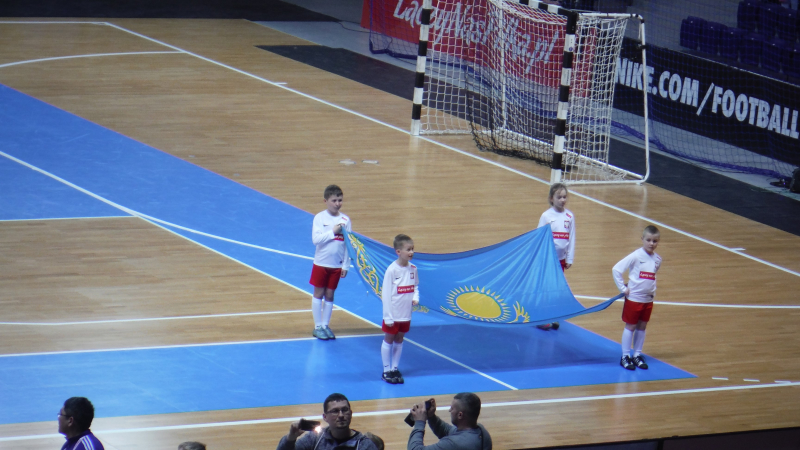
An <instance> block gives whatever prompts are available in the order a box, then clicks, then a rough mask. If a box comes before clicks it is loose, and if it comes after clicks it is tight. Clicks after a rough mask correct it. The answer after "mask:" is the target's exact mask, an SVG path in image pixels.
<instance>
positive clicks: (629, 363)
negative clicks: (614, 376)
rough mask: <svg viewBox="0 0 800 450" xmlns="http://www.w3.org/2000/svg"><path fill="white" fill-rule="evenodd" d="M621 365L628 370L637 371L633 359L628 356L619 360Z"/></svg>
mask: <svg viewBox="0 0 800 450" xmlns="http://www.w3.org/2000/svg"><path fill="white" fill-rule="evenodd" d="M619 365H620V366H622V367H624V368H625V369H627V370H636V366H635V365H633V361H631V357H630V356H628V355H625V356H623V357H622V359H620V360H619Z"/></svg>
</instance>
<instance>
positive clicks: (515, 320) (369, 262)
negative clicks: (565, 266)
mask: <svg viewBox="0 0 800 450" xmlns="http://www.w3.org/2000/svg"><path fill="white" fill-rule="evenodd" d="M346 241H347V251H348V252H350V258H351V259H352V261H353V262H354V263H355V265H356V267H357V270H358V273H359V274H360V275H361V278H362V279H363V280H364V282H365V283H366V284H367V285H368V286H369V287H370V288H371V290H372V292H373V293H374V294H375V295H376V296H377V297H378V299H380V298H381V286H382V285H383V274H384V273H385V272H386V268H387V267H389V265H390V264H391V263H392V261H394V260H395V259H397V254H396V253H395V251H394V249H393V248H391V247H389V246H387V245H384V244H381V243H380V242H377V241H374V240H372V239H369V238H367V237H364V236H361V235H358V234H356V233H346ZM413 263H414V265H416V266H417V272H418V273H419V278H420V308H421V309H422V310H423V311H425V312H427V311H426V310H430V311H435V312H438V313H442V314H446V315H449V316H451V317H457V318H460V319H464V320H468V321H471V322H473V323H476V324H482V325H508V324H542V323H550V322H555V321H560V320H565V319H569V318H571V317H575V316H580V315H583V314H588V313H592V312H597V311H602V310H604V309H606V308H607V307H608V306H609V305H610V304H611V303H613V302H614V301H615V300H617V299H618V298H620V297H621V295H620V296H617V297H614V298H611V299H609V300H606V301H604V302H603V303H600V304H599V305H595V306H593V307H591V308H584V307H583V305H581V304H580V302H578V300H577V299H575V296H574V295H573V294H572V291H571V290H570V288H569V285H567V280H566V278H564V273H563V271H562V270H561V264H560V263H559V261H558V258H557V257H556V250H555V246H554V245H553V235H552V231H551V230H550V227H549V226H546V227H540V228H537V229H535V230H532V231H529V232H527V233H525V234H522V235H520V236H517V237H515V238H512V239H509V240H507V241H504V242H500V243H498V244H495V245H491V246H489V247H484V248H479V249H477V250H470V251H466V252H461V253H447V254H432V253H414V260H413Z"/></svg>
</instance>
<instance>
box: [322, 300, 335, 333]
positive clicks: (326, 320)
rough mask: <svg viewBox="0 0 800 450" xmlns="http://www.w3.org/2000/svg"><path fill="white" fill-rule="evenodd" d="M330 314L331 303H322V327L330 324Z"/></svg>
mask: <svg viewBox="0 0 800 450" xmlns="http://www.w3.org/2000/svg"><path fill="white" fill-rule="evenodd" d="M331 312H333V302H329V301H327V300H325V302H323V303H322V326H323V327H327V326H328V325H330V323H331Z"/></svg>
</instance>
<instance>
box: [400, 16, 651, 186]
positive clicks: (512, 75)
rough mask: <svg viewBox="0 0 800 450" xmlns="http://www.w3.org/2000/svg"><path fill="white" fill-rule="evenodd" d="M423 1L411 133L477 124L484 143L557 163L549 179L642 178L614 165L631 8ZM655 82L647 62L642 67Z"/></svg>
mask: <svg viewBox="0 0 800 450" xmlns="http://www.w3.org/2000/svg"><path fill="white" fill-rule="evenodd" d="M435 6H436V7H435V8H434V6H433V0H424V1H423V4H422V7H421V9H420V13H419V23H420V36H419V46H418V56H417V66H416V71H417V73H416V78H415V88H414V97H413V102H414V105H413V110H412V124H411V133H412V134H413V135H419V134H457V133H463V134H468V133H471V134H472V136H473V138H474V140H475V142H476V144H477V145H478V147H479V148H480V149H481V150H485V151H492V152H495V153H499V154H504V155H511V156H515V157H520V158H526V159H533V160H535V161H537V162H540V163H542V164H547V165H550V166H551V177H550V178H551V180H550V181H551V182H558V181H563V182H567V183H610V182H611V183H626V182H633V183H642V182H644V181H645V180H646V179H647V176H648V175H649V142H648V141H649V139H648V136H647V134H648V127H647V116H646V114H647V106H646V102H647V95H646V93H645V94H643V108H644V112H645V117H644V121H645V122H644V127H643V128H644V130H645V139H644V143H645V149H644V155H643V159H644V167H645V170H644V173H643V174H636V173H632V172H629V171H627V170H623V169H621V168H618V167H615V166H613V165H611V164H609V161H608V154H609V145H610V135H611V123H612V121H611V113H612V111H613V108H612V104H613V100H614V88H615V85H616V80H617V78H618V73H617V71H618V65H619V55H620V50H621V48H622V39H623V37H624V34H625V29H626V26H627V24H628V22H629V21H631V20H634V21H638V25H639V27H638V34H639V40H640V46H641V52H642V56H641V57H642V64H641V67H647V65H646V59H645V58H646V46H645V37H644V21H643V20H642V18H641V17H640V16H637V15H631V14H603V13H584V12H577V11H573V10H569V9H565V8H561V7H559V6H558V5H552V4H547V3H544V2H539V1H536V0H530V1H528V0H522V2H519V3H518V2H516V1H509V0H466V1H464V0H436V5H435ZM640 74H641V77H642V85H643V86H648V85H649V84H650V83H648V79H647V77H648V76H649V75H650V74H648V72H647V70H641V72H640V73H637V74H636V76H639V75H640Z"/></svg>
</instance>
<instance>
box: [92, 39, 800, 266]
mask: <svg viewBox="0 0 800 450" xmlns="http://www.w3.org/2000/svg"><path fill="white" fill-rule="evenodd" d="M106 24H107V25H108V26H110V27H113V28H117V29H119V30H121V31H124V32H126V33H130V34H133V35H135V36H139V37H141V38H143V39H147V40H149V41H151V42H155V43H157V44H161V45H163V46H165V47H169V48H171V49H173V50H177V51H179V52H181V53H184V54H186V55H190V56H194V57H195V58H199V59H202V60H203V61H207V62H209V63H211V64H214V65H217V66H220V67H224V68H226V69H228V70H232V71H234V72H237V73H240V74H242V75H245V76H247V77H250V78H254V79H256V80H259V81H262V82H264V83H267V84H270V85H272V86H275V87H278V88H281V89H285V90H287V91H289V92H293V93H295V94H297V95H300V96H303V97H306V98H308V99H310V100H314V101H316V102H319V103H322V104H324V105H328V106H330V107H332V108H336V109H338V110H340V111H345V112H347V113H350V114H353V115H355V116H358V117H361V118H363V119H366V120H369V121H371V122H374V123H377V124H380V125H383V126H385V127H388V128H391V129H393V130H397V131H399V132H401V133H404V134H407V135H410V134H411V132H410V131H408V130H405V129H402V128H399V127H396V126H394V125H390V124H388V123H385V122H382V121H380V120H378V119H375V118H372V117H369V116H367V115H364V114H361V113H359V112H356V111H353V110H351V109H347V108H344V107H342V106H339V105H336V104H334V103H331V102H328V101H325V100H322V99H320V98H317V97H314V96H312V95H309V94H306V93H303V92H300V91H298V90H295V89H292V88H290V87H287V86H283V85H281V84H279V83H276V82H274V81H270V80H267V79H265V78H261V77H259V76H257V75H253V74H251V73H248V72H245V71H243V70H240V69H237V68H235V67H232V66H229V65H227V64H223V63H221V62H218V61H214V60H213V59H209V58H206V57H204V56H200V55H198V54H196V53H192V52H190V51H187V50H184V49H182V48H180V47H176V46H174V45H170V44H167V43H165V42H162V41H159V40H157V39H154V38H151V37H149V36H145V35H143V34H139V33H136V32H134V31H131V30H128V29H126V28H123V27H120V26H118V25H114V24H112V23H106ZM418 138H419V139H421V140H424V141H427V142H430V143H432V144H435V145H438V146H441V147H443V148H446V149H448V150H452V151H454V152H457V153H460V154H462V155H465V156H469V157H470V158H474V159H477V160H479V161H483V162H485V163H488V164H491V165H493V166H496V167H499V168H502V169H505V170H508V171H510V172H513V173H516V174H518V175H522V176H523V177H526V178H529V179H531V180H535V181H538V182H540V183H543V184H547V185H549V184H550V182H549V181H546V180H542V179H540V178H537V177H534V176H533V175H529V174H527V173H524V172H521V171H519V170H516V169H512V168H510V167H507V166H504V165H502V164H500V163H497V162H494V161H490V160H488V159H486V158H482V157H480V156H477V155H473V154H471V153H468V152H465V151H463V150H460V149H457V148H455V147H451V146H449V145H446V144H442V143H441V142H437V141H434V140H432V139H429V138H426V137H421V136H420V137H418ZM573 194H574V195H576V196H578V197H581V198H584V199H586V200H589V201H592V202H595V203H597V204H599V205H603V206H606V207H608V208H611V209H613V210H615V211H618V212H622V213H624V214H627V215H629V216H632V217H636V218H637V219H641V220H645V221H648V222H650V223H653V224H656V225H658V226H660V227H662V228H666V229H668V230H671V231H674V232H676V233H679V234H682V235H684V236H687V237H690V238H693V239H696V240H698V241H701V242H704V243H706V244H709V245H712V246H714V247H717V248H720V249H722V250H725V251H728V252H731V253H734V254H736V255H740V256H742V257H745V258H748V259H750V260H753V261H756V262H759V263H761V264H765V265H767V266H770V267H772V268H774V269H778V270H781V271H783V272H786V273H789V274H792V275H795V276H798V277H800V272H796V271H793V270H790V269H787V268H785V267H781V266H779V265H777V264H773V263H771V262H769V261H765V260H763V259H759V258H756V257H754V256H750V255H748V254H746V253H742V252H737V251H734V250H732V249H730V248H729V247H726V246H724V245H721V244H717V243H716V242H712V241H709V240H708V239H704V238H701V237H700V236H696V235H694V234H691V233H689V232H686V231H683V230H680V229H678V228H675V227H672V226H669V225H667V224H665V223H661V222H658V221H655V220H652V219H649V218H647V217H644V216H642V215H639V214H636V213H633V212H630V211H627V210H625V209H622V208H620V207H617V206H614V205H611V204H609V203H606V202H603V201H601V200H597V199H595V198H592V197H589V196H588V195H584V194H580V193H578V192H575V191H573Z"/></svg>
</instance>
